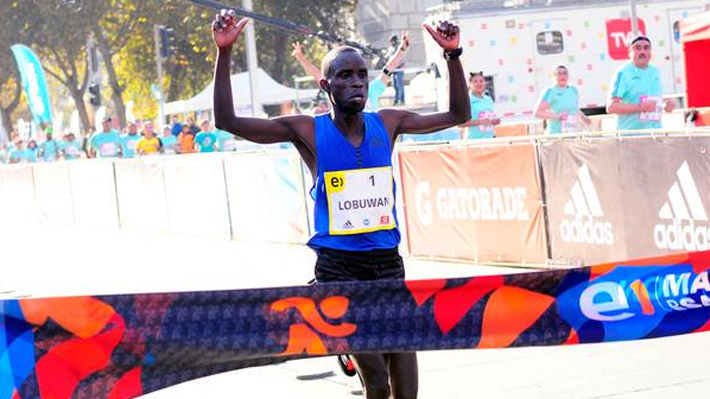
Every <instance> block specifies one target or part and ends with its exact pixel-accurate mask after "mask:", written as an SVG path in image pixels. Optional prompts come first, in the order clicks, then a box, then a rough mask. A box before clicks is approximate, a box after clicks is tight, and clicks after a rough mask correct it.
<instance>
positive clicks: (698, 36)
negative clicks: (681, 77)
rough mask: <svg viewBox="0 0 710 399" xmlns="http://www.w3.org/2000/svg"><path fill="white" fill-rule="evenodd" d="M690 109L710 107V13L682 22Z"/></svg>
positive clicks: (687, 95) (682, 39)
mask: <svg viewBox="0 0 710 399" xmlns="http://www.w3.org/2000/svg"><path fill="white" fill-rule="evenodd" d="M680 29H681V41H682V43H683V53H684V57H685V73H686V80H685V81H686V99H687V106H688V108H702V107H710V74H708V60H710V12H705V13H703V14H700V15H697V16H694V17H690V18H687V19H684V20H683V21H681V27H680Z"/></svg>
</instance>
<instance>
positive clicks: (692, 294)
mask: <svg viewBox="0 0 710 399" xmlns="http://www.w3.org/2000/svg"><path fill="white" fill-rule="evenodd" d="M709 293H710V281H709V280H708V272H707V271H704V272H702V273H699V274H695V275H694V274H693V273H690V272H687V273H680V274H679V273H670V274H664V275H658V276H655V277H651V278H649V279H647V280H645V281H641V280H635V281H633V282H631V284H627V283H625V282H623V281H622V282H620V283H617V282H614V281H606V282H600V283H596V284H592V285H590V286H589V287H587V288H586V289H585V290H584V291H583V292H582V294H581V295H580V297H579V308H580V310H581V311H582V314H584V316H585V317H586V318H588V319H590V320H597V321H621V320H626V319H628V318H631V317H634V316H637V315H638V314H639V312H638V311H639V310H640V313H641V314H644V315H647V316H652V315H654V314H656V311H657V310H658V309H662V310H664V311H668V312H672V311H677V312H682V311H685V310H689V309H698V308H703V307H705V308H707V307H710V296H708V294H709ZM629 300H631V301H632V303H633V304H630V302H629Z"/></svg>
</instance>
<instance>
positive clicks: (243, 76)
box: [165, 68, 318, 115]
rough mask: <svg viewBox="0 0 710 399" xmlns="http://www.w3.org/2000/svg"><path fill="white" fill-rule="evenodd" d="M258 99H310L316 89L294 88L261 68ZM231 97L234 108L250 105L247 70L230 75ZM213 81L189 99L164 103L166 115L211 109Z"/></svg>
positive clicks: (278, 101) (271, 102) (270, 101)
mask: <svg viewBox="0 0 710 399" xmlns="http://www.w3.org/2000/svg"><path fill="white" fill-rule="evenodd" d="M257 74H258V85H259V99H260V101H261V103H262V104H264V105H274V104H281V103H284V102H287V101H294V100H296V99H297V96H296V93H298V100H299V101H301V100H310V99H313V98H315V97H316V95H317V94H318V90H316V89H305V90H296V89H293V88H291V87H288V86H284V85H282V84H280V83H278V82H277V81H275V80H274V79H273V78H271V76H269V74H267V73H266V72H265V71H264V70H263V69H261V68H259V69H258V72H257ZM231 80H232V98H233V99H234V107H235V108H240V107H241V108H243V107H248V106H251V93H250V89H249V86H250V85H249V72H241V73H235V74H234V75H232V79H231ZM213 90H214V81H212V82H210V84H209V85H207V87H205V89H204V90H202V91H201V92H200V93H198V94H197V95H196V96H194V97H192V98H190V99H189V100H180V101H173V102H169V103H166V104H165V113H166V114H167V115H171V114H180V113H185V112H192V111H206V110H211V109H212V101H213V100H212V95H213Z"/></svg>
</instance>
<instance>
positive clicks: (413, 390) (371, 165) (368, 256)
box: [212, 10, 471, 399]
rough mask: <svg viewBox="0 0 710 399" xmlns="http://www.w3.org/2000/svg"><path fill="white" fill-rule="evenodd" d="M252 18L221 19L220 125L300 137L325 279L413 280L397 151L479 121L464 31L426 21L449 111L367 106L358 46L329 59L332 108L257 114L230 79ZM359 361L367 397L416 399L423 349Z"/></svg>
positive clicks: (250, 136) (253, 137)
mask: <svg viewBox="0 0 710 399" xmlns="http://www.w3.org/2000/svg"><path fill="white" fill-rule="evenodd" d="M248 22H249V19H247V18H243V19H242V20H240V21H238V22H237V21H236V18H235V14H234V13H233V12H231V11H226V10H223V11H222V12H221V13H220V14H219V15H217V16H216V18H215V20H214V22H213V24H212V28H213V37H214V41H215V44H216V45H217V47H218V50H219V52H218V56H217V61H216V69H215V90H214V114H215V120H216V124H217V127H218V128H219V129H222V130H225V131H228V132H231V133H233V134H235V135H239V136H241V137H243V138H245V139H247V140H250V141H253V142H256V143H262V144H267V143H277V142H291V143H293V144H294V146H295V147H296V149H297V150H298V152H299V154H300V155H301V158H302V159H303V161H304V162H305V164H306V165H307V166H308V168H309V169H310V171H311V174H312V176H313V177H314V180H315V185H314V188H313V190H312V195H313V196H314V198H315V201H316V204H315V229H316V233H315V235H314V236H313V237H312V238H311V239H310V240H309V242H308V245H309V247H311V248H312V249H314V250H315V251H316V253H317V255H318V260H317V261H316V266H315V275H316V280H317V281H318V282H328V281H353V280H361V281H362V280H381V279H404V267H403V263H402V258H401V257H400V256H399V253H398V250H397V247H398V245H399V242H400V234H399V230H398V228H397V219H396V212H395V209H394V204H395V201H394V192H395V190H394V180H393V175H392V149H393V147H394V143H395V141H396V139H397V136H398V135H399V134H401V133H405V132H406V133H429V132H433V131H437V130H441V129H446V128H449V127H452V126H457V125H460V124H462V123H464V122H466V121H467V120H468V119H469V116H470V112H471V111H470V108H469V100H468V91H467V89H466V81H465V79H464V73H463V68H462V67H461V62H460V61H459V59H458V57H459V56H460V55H461V48H460V47H459V29H458V27H457V26H455V25H453V24H450V23H449V22H440V23H439V26H438V27H437V28H432V27H431V26H428V25H426V26H424V28H425V29H426V30H427V31H428V32H429V34H430V35H431V37H432V38H433V39H434V40H435V41H436V42H437V43H438V44H439V46H441V48H442V49H443V52H444V56H445V58H446V59H447V60H448V62H447V64H448V69H449V87H450V88H451V90H450V93H449V104H450V105H449V111H448V112H440V113H434V114H429V115H419V114H416V113H413V112H410V111H405V110H393V109H383V110H380V111H379V112H377V113H369V112H363V109H364V108H365V103H366V101H367V94H368V93H367V92H368V83H369V82H368V77H367V65H366V63H365V60H364V59H363V58H362V56H361V55H360V54H359V53H358V52H357V50H355V49H353V48H351V47H338V48H336V49H334V50H332V51H330V52H329V53H328V54H327V55H326V56H325V58H324V60H323V63H322V67H321V71H322V73H323V77H322V78H321V79H320V82H319V84H320V87H321V88H322V89H323V90H324V91H325V92H326V93H328V97H329V99H330V102H331V104H332V106H331V113H329V114H324V115H319V116H317V117H311V116H307V115H290V116H284V117H279V118H274V119H257V118H239V117H237V116H236V115H235V114H234V106H233V103H232V90H231V85H230V71H229V66H230V62H231V59H230V58H231V51H232V46H233V45H234V43H235V42H236V40H237V38H238V37H239V33H240V32H241V31H242V29H244V26H245V25H246V24H247V23H248ZM363 199H364V201H363ZM355 202H358V206H357V207H355V206H353V204H354V203H355ZM362 204H367V205H365V206H362ZM338 205H340V206H338ZM346 209H347V210H346ZM354 358H355V363H356V366H357V368H358V371H359V372H360V375H361V377H362V378H363V383H364V385H365V397H366V398H367V399H386V398H389V397H390V395H392V397H393V398H395V399H409V398H416V396H417V389H418V373H417V358H416V354H415V353H397V354H375V353H373V354H359V355H355V356H354Z"/></svg>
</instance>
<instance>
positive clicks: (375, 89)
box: [367, 78, 387, 112]
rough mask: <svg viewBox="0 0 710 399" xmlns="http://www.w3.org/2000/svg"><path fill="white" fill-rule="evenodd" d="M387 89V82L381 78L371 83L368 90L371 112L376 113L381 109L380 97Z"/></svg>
mask: <svg viewBox="0 0 710 399" xmlns="http://www.w3.org/2000/svg"><path fill="white" fill-rule="evenodd" d="M386 89H387V86H385V82H383V81H382V79H380V78H377V79H375V80H373V81H372V82H370V87H369V88H368V89H367V102H368V103H369V104H370V111H372V112H375V111H377V110H378V109H379V108H380V97H382V93H384V92H385V90H386Z"/></svg>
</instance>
